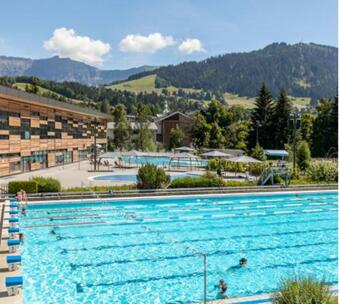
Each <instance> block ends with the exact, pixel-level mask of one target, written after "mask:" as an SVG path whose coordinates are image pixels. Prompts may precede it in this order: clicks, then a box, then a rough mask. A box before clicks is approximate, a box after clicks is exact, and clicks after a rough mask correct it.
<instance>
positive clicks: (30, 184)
mask: <svg viewBox="0 0 340 304" xmlns="http://www.w3.org/2000/svg"><path fill="white" fill-rule="evenodd" d="M20 190H24V191H26V192H27V193H37V192H38V184H37V183H36V182H35V181H13V182H9V183H8V193H10V194H17V192H18V191H20Z"/></svg>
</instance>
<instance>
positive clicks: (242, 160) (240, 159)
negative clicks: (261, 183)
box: [228, 155, 262, 164]
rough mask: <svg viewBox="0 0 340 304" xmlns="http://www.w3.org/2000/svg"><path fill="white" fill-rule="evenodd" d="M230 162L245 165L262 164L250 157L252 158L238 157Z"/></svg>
mask: <svg viewBox="0 0 340 304" xmlns="http://www.w3.org/2000/svg"><path fill="white" fill-rule="evenodd" d="M228 161H231V162H234V163H245V164H250V163H262V162H261V161H259V160H258V159H256V158H253V157H250V156H244V155H242V156H237V157H232V158H229V159H228Z"/></svg>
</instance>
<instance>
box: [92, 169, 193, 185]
mask: <svg viewBox="0 0 340 304" xmlns="http://www.w3.org/2000/svg"><path fill="white" fill-rule="evenodd" d="M198 176H199V175H198V174H194V173H187V172H185V173H175V174H170V179H171V180H174V179H176V178H181V177H198ZM92 179H93V180H100V181H115V182H117V181H119V182H132V183H135V182H137V175H135V174H117V175H102V176H95V177H92Z"/></svg>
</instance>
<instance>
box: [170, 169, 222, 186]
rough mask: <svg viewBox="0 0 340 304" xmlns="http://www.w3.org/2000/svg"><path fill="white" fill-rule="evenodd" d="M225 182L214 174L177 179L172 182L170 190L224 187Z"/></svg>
mask: <svg viewBox="0 0 340 304" xmlns="http://www.w3.org/2000/svg"><path fill="white" fill-rule="evenodd" d="M224 185H225V184H224V181H223V179H222V178H220V177H218V176H217V175H215V174H212V173H206V174H204V175H202V176H199V177H183V178H176V179H174V180H173V181H172V182H171V185H170V188H199V187H224Z"/></svg>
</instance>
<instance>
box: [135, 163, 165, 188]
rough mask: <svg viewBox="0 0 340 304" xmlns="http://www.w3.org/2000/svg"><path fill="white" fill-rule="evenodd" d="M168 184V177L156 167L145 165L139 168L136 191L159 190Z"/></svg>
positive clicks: (162, 170)
mask: <svg viewBox="0 0 340 304" xmlns="http://www.w3.org/2000/svg"><path fill="white" fill-rule="evenodd" d="M169 183H170V177H169V175H167V174H166V173H165V171H164V169H162V168H158V167H157V166H156V165H152V164H146V165H144V166H142V167H141V168H139V170H138V174H137V188H138V189H160V188H164V187H166V186H167V185H168V184H169Z"/></svg>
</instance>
